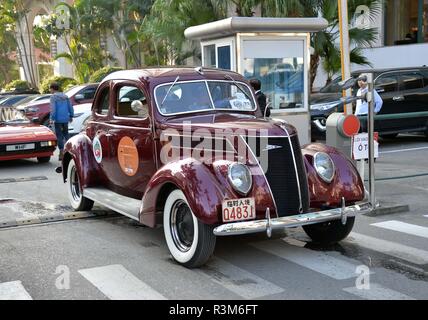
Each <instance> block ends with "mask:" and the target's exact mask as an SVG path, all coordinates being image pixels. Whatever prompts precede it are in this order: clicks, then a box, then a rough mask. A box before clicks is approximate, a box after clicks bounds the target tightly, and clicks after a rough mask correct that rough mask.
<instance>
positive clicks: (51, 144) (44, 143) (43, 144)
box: [40, 141, 56, 148]
mask: <svg viewBox="0 0 428 320" xmlns="http://www.w3.org/2000/svg"><path fill="white" fill-rule="evenodd" d="M40 146H41V147H42V148H44V147H54V146H56V142H55V141H42V142H40Z"/></svg>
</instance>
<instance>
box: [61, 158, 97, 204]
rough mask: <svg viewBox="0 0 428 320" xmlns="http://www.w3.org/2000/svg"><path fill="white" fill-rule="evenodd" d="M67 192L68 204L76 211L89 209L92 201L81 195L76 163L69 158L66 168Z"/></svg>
mask: <svg viewBox="0 0 428 320" xmlns="http://www.w3.org/2000/svg"><path fill="white" fill-rule="evenodd" d="M67 192H68V199H69V200H70V204H71V206H72V207H73V209H74V210H76V211H89V210H91V209H92V206H93V205H94V202H93V201H92V200H89V199H87V198H85V197H84V196H83V189H82V186H81V184H80V177H79V172H78V171H77V167H76V163H75V162H74V160H71V161H70V163H69V164H68V168H67Z"/></svg>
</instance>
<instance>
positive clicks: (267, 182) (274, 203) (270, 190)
mask: <svg viewBox="0 0 428 320" xmlns="http://www.w3.org/2000/svg"><path fill="white" fill-rule="evenodd" d="M239 137H240V138H241V139H242V140H243V141H244V143H245V145H246V146H247V149H248V150H249V151H250V152H251V155H252V156H253V158H254V161H255V162H256V163H257V165H258V167H259V169H260V171H261V173H262V174H263V177H264V178H265V181H266V184H267V186H268V188H269V192H270V195H271V197H272V200H273V205H274V206H275V212H276V217H277V218H279V215H278V207H277V205H276V201H275V197H274V196H273V192H272V189H271V188H270V184H269V181H268V179H267V178H266V175H265V173H264V172H263V168H262V166H261V165H260V163H259V161H258V160H257V157H256V155H255V154H254V152H253V150H252V149H251V148H250V146H249V145H248V143H247V141H245V139H244V138H243V137H242V136H239Z"/></svg>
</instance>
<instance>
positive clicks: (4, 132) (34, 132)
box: [0, 123, 56, 144]
mask: <svg viewBox="0 0 428 320" xmlns="http://www.w3.org/2000/svg"><path fill="white" fill-rule="evenodd" d="M45 140H56V137H55V134H54V133H53V132H52V131H51V130H50V129H49V128H47V127H45V126H40V125H35V124H31V123H26V124H25V123H24V124H16V125H8V124H6V125H0V144H3V143H14V142H26V141H28V142H32V141H45Z"/></svg>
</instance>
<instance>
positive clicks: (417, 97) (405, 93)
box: [398, 70, 428, 131]
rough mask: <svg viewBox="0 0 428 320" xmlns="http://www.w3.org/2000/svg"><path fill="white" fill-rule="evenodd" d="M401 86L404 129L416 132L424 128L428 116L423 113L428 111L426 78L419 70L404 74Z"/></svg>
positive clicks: (402, 74)
mask: <svg viewBox="0 0 428 320" xmlns="http://www.w3.org/2000/svg"><path fill="white" fill-rule="evenodd" d="M399 85H400V92H401V96H400V101H399V103H398V104H399V106H400V113H401V114H402V117H401V118H402V125H403V124H405V127H404V128H402V129H409V131H415V130H418V129H421V128H424V127H425V125H426V122H427V116H426V115H425V116H424V115H423V114H421V112H424V111H427V110H428V105H427V94H426V91H427V88H428V87H425V84H424V76H423V75H422V73H421V72H420V71H418V70H413V71H406V72H402V73H401V74H400V82H399ZM426 85H427V86H428V84H426ZM424 92H425V93H424Z"/></svg>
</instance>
